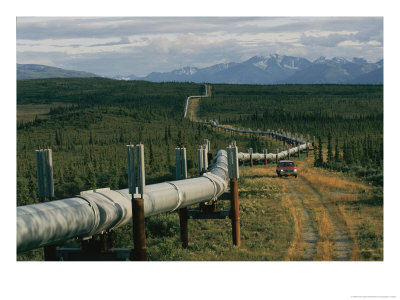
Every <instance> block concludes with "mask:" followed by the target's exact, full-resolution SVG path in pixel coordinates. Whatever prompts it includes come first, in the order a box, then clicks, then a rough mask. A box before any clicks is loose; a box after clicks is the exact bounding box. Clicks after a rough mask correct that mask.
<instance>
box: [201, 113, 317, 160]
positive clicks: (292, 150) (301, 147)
mask: <svg viewBox="0 0 400 300" xmlns="http://www.w3.org/2000/svg"><path fill="white" fill-rule="evenodd" d="M195 122H196V123H202V124H206V125H211V126H212V127H215V128H220V129H224V130H228V131H233V132H238V133H250V134H258V135H262V136H266V135H271V136H275V137H276V138H278V139H281V140H285V141H287V142H289V143H291V144H299V145H298V146H297V147H292V148H290V149H289V150H284V151H281V152H279V153H277V154H276V153H268V154H267V160H275V159H276V156H277V155H278V159H282V158H285V157H288V152H289V153H290V155H292V154H295V153H297V152H299V151H303V150H305V149H307V147H310V145H311V144H310V143H309V142H307V141H304V140H303V139H301V138H294V137H289V136H286V135H284V134H282V133H279V132H276V131H261V130H251V129H247V130H246V129H236V128H232V127H228V126H223V125H219V124H217V122H216V121H195ZM252 156H253V160H256V161H259V160H264V159H265V158H264V154H263V153H253V154H252ZM238 159H239V160H240V161H247V160H250V154H249V153H243V152H239V153H238Z"/></svg>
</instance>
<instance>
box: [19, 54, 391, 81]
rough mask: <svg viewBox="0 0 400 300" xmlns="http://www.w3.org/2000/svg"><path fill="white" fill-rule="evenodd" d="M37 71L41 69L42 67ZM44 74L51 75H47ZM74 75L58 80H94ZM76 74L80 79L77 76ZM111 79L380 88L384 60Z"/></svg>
mask: <svg viewBox="0 0 400 300" xmlns="http://www.w3.org/2000/svg"><path fill="white" fill-rule="evenodd" d="M26 66H30V67H29V68H28V71H29V73H28V71H26V70H25V69H27V67H26ZM32 66H39V65H18V66H17V67H18V71H17V79H29V78H26V77H27V75H29V76H34V75H35V74H36V73H37V75H41V76H43V75H42V74H40V73H41V72H40V71H35V72H36V73H35V72H33V71H32V69H33V67H32ZM40 67H42V68H43V67H45V66H40ZM47 68H51V70H52V71H55V69H58V68H52V67H47ZM20 70H21V71H20ZM45 70H46V69H44V71H45ZM59 70H62V69H59ZM64 71H65V70H64ZM66 72H76V71H66ZM46 74H47V75H49V74H53V73H51V72H50V71H46ZM74 74H75V73H65V74H64V73H63V74H62V75H63V76H57V77H94V76H97V75H95V74H91V73H86V72H78V73H76V75H74ZM78 74H80V76H77V75H78ZM60 75H61V73H60ZM64 75H65V76H64ZM67 75H68V76H67ZM70 75H73V76H70ZM54 77H55V76H54ZM38 78H45V77H38ZM111 78H113V79H118V80H146V81H153V82H167V81H176V82H198V83H202V82H209V83H232V84H383V60H379V61H378V62H375V63H371V62H367V61H366V60H365V59H362V58H353V59H352V60H351V61H350V60H347V59H345V58H342V57H334V58H332V59H327V58H326V57H323V56H321V57H320V58H318V59H316V60H314V61H309V60H307V59H306V58H302V57H293V56H286V55H278V54H272V55H269V56H254V57H252V58H250V59H248V60H246V61H244V62H241V63H235V62H231V63H222V64H216V65H213V66H210V67H206V68H196V67H190V66H187V67H184V68H181V69H177V70H173V71H171V72H152V73H150V74H149V75H147V76H145V77H138V76H135V75H128V76H121V75H118V76H113V77H111Z"/></svg>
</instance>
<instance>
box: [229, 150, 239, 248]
mask: <svg viewBox="0 0 400 300" xmlns="http://www.w3.org/2000/svg"><path fill="white" fill-rule="evenodd" d="M226 150H227V152H228V174H229V177H230V188H231V214H230V216H231V219H232V242H233V244H234V245H235V246H240V216H239V188H238V182H237V179H238V178H239V163H238V156H237V152H238V151H237V147H236V146H234V147H232V146H229V147H228V148H227V149H226Z"/></svg>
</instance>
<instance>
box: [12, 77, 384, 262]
mask: <svg viewBox="0 0 400 300" xmlns="http://www.w3.org/2000/svg"><path fill="white" fill-rule="evenodd" d="M203 93H204V85H200V84H194V83H150V82H144V81H116V80H109V79H104V78H79V79H78V78H72V79H40V80H23V81H18V83H17V112H18V116H17V205H26V204H32V203H38V197H37V184H36V165H35V164H36V163H35V151H34V150H35V149H37V148H38V147H42V148H44V147H50V148H52V149H53V162H54V181H55V199H63V198H67V197H70V196H73V195H76V194H78V193H79V192H80V191H82V190H88V189H93V188H100V187H110V188H112V189H120V188H126V187H127V170H126V152H125V145H126V144H128V143H129V142H132V143H138V142H142V143H144V145H145V161H146V183H147V184H152V183H157V182H162V181H166V180H173V179H174V178H175V161H174V148H175V147H176V146H178V145H184V146H185V147H186V148H187V156H188V175H189V177H194V176H198V174H197V158H196V157H197V156H196V149H197V148H198V146H199V145H200V144H202V141H203V139H205V138H208V139H209V140H210V141H211V151H212V152H213V153H215V152H216V151H217V150H218V149H225V148H226V146H227V145H228V143H229V142H231V141H232V140H236V141H237V144H238V147H239V151H243V152H244V151H246V150H247V149H248V148H249V147H252V148H253V150H254V152H260V151H261V150H262V149H265V148H267V149H271V150H270V152H274V151H275V150H276V149H277V148H279V149H280V150H283V149H284V148H285V146H283V145H282V142H280V141H276V140H274V139H272V138H264V137H257V136H248V135H232V134H231V133H226V132H223V131H217V130H213V129H212V128H211V127H207V126H203V125H199V124H196V123H194V122H191V121H190V120H189V119H183V111H184V108H185V104H186V103H185V100H186V98H187V96H189V95H198V94H203ZM243 103H246V105H243ZM190 110H191V115H189V117H190V118H192V119H193V118H197V119H216V120H218V121H219V122H220V123H222V124H230V125H232V126H234V127H245V128H252V129H257V128H259V129H267V128H270V129H277V128H282V129H284V130H286V131H291V132H293V133H294V132H298V133H301V134H310V135H311V136H312V135H315V136H317V137H319V138H320V139H319V140H320V142H319V143H317V144H318V145H317V146H318V147H320V149H321V152H320V154H319V152H316V155H315V157H316V158H315V159H314V156H313V155H312V153H311V155H310V156H309V158H308V159H307V160H306V159H305V157H304V155H303V159H301V160H300V161H299V162H298V164H299V170H300V172H301V176H300V177H299V178H298V179H300V180H297V181H295V179H294V178H290V179H283V180H278V178H276V177H275V174H274V167H275V166H274V164H269V165H268V167H267V168H265V167H264V166H262V165H259V166H255V167H254V168H250V167H248V166H243V167H241V169H240V171H241V178H240V180H239V189H240V191H239V193H240V195H239V196H240V201H241V202H240V213H241V229H242V246H241V247H234V246H232V242H231V229H230V220H229V219H226V220H189V247H188V248H187V249H182V248H181V246H180V241H179V216H178V214H177V213H167V214H161V215H157V216H153V217H149V218H146V234H147V248H148V255H149V259H150V260H301V259H305V256H304V253H305V252H307V251H309V252H310V253H311V252H312V250H313V249H311V248H312V247H314V246H315V247H314V248H315V249H314V250H315V251H314V252H315V254H314V255H313V256H312V257H311V259H314V260H333V259H337V257H338V253H339V252H338V250H337V248H339V247H338V245H337V244H338V239H337V238H336V236H337V234H338V232H340V231H341V230H342V231H345V233H346V237H347V240H348V243H347V244H346V245H344V246H345V247H344V248H346V247H347V248H348V249H347V250H346V249H345V250H346V251H347V252H348V253H349V256H350V259H352V260H382V259H383V210H382V206H383V196H382V194H383V193H382V186H381V185H382V182H383V179H382V168H383V165H382V159H383V154H382V149H381V148H382V147H383V140H382V136H383V131H382V128H383V120H382V114H383V112H382V110H383V105H382V86H340V85H329V86H324V85H321V86H247V85H213V86H212V96H211V97H209V98H201V99H200V100H198V101H193V107H191V108H190ZM317 141H318V139H317ZM325 145H330V146H329V147H330V148H329V147H328V148H326V147H325ZM360 147H361V148H360ZM272 149H273V150H272ZM329 149H330V150H329ZM346 151H347V153H350V154H348V155H349V156H346V155H345V153H346ZM363 153H367V155H368V156H367V158H365V157H362V154H363ZM318 155H320V157H319V156H318ZM318 157H319V159H320V158H322V160H319V163H317V164H316V166H317V168H316V167H314V164H315V163H314V161H316V160H317V159H318ZM346 157H347V159H346ZM348 157H350V158H351V159H350V158H348ZM371 176H372V177H373V176H375V177H374V178H372V179H371ZM293 191H294V192H293ZM307 195H311V197H307ZM220 206H221V207H222V208H229V203H227V202H223V201H221V202H220ZM306 213H307V214H308V215H309V222H306V219H305V214H306ZM307 229H309V230H311V229H314V230H315V234H316V235H315V245H314V244H313V245H310V244H309V243H306V242H305V236H306V235H305V232H306V230H307ZM335 234H336V235H335ZM115 236H116V238H115V242H116V247H132V246H133V242H132V227H131V225H126V226H123V227H122V228H119V229H117V230H116V232H115ZM66 245H70V246H77V245H78V244H77V241H76V240H70V241H68V242H66ZM339 254H340V253H339ZM308 258H309V257H307V259H308ZM17 259H18V260H42V259H43V254H42V250H41V249H36V250H32V251H28V252H25V253H22V254H19V255H18V257H17Z"/></svg>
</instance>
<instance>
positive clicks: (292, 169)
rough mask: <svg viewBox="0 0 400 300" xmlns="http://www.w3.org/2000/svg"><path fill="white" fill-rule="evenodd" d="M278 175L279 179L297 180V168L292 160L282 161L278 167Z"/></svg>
mask: <svg viewBox="0 0 400 300" xmlns="http://www.w3.org/2000/svg"><path fill="white" fill-rule="evenodd" d="M276 174H278V177H282V176H294V177H295V178H297V167H296V165H295V163H294V162H293V161H291V160H280V161H279V162H278V165H277V166H276Z"/></svg>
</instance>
